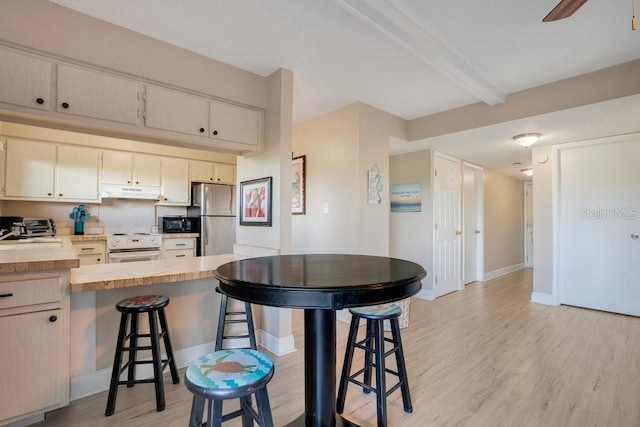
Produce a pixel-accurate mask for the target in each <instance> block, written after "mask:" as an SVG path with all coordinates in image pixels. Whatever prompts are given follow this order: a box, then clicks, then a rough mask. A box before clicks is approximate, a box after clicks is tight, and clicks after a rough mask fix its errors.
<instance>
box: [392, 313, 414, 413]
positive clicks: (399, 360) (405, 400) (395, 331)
mask: <svg viewBox="0 0 640 427" xmlns="http://www.w3.org/2000/svg"><path fill="white" fill-rule="evenodd" d="M391 334H392V337H393V345H394V346H395V347H397V350H396V352H395V353H396V365H397V366H398V376H399V377H400V381H401V385H400V391H401V392H402V405H403V406H404V411H405V412H408V413H411V412H413V406H412V405H411V394H410V393H409V376H408V375H407V366H406V365H405V363H404V351H403V350H402V339H401V338H400V323H399V322H398V319H391Z"/></svg>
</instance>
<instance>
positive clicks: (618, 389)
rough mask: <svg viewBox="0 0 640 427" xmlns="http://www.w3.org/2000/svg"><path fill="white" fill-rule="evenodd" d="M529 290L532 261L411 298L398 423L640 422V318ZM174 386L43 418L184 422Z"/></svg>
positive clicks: (364, 418)
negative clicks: (545, 299)
mask: <svg viewBox="0 0 640 427" xmlns="http://www.w3.org/2000/svg"><path fill="white" fill-rule="evenodd" d="M531 291H532V272H531V270H530V269H523V270H520V271H516V272H514V273H511V274H508V275H505V276H502V277H499V278H497V279H494V280H491V281H488V282H481V283H473V284H471V285H468V286H467V288H466V289H465V290H464V291H460V292H456V293H453V294H450V295H447V296H444V297H441V298H438V299H437V300H436V301H424V300H419V299H413V300H412V302H411V307H410V324H409V327H408V328H405V329H402V340H403V345H404V349H405V358H406V361H407V369H408V372H409V383H410V388H411V397H412V400H413V408H414V410H413V413H412V414H407V413H405V412H404V411H403V409H402V400H401V395H400V392H399V391H396V392H394V393H393V394H392V395H390V396H389V400H388V421H389V425H390V426H407V427H408V426H449V425H455V426H459V425H463V426H500V425H502V426H639V425H640V393H639V390H640V318H635V317H629V316H622V315H616V314H610V313H603V312H598V311H591V310H585V309H580V308H574V307H567V306H560V307H550V306H545V305H539V304H533V303H531V302H530V297H531ZM302 323H303V322H302V312H301V311H299V310H295V311H294V318H293V325H294V335H295V342H296V346H297V348H298V349H299V351H297V352H295V353H292V354H288V355H285V356H282V357H275V356H274V357H273V360H274V363H275V367H276V372H275V375H274V377H273V379H272V381H271V382H270V384H269V395H270V399H271V408H272V413H273V417H274V422H275V425H276V426H283V425H285V424H287V423H288V422H290V421H292V420H293V419H294V418H296V417H297V416H298V415H299V414H300V413H302V411H303V406H304V389H303V381H304V378H303V377H304V374H303V363H304V361H303V351H302V349H303V341H302V340H303V331H302ZM360 329H361V331H360V333H363V329H364V328H362V327H361V328H360ZM347 331H348V324H346V323H343V322H338V332H337V342H338V361H337V362H338V363H337V365H338V372H337V373H336V376H337V378H339V375H340V369H341V366H342V358H343V356H344V347H345V340H346V335H347ZM114 333H115V331H114ZM357 353H362V352H357ZM356 360H362V357H361V356H359V357H358V358H357V359H356ZM389 360H391V359H389ZM356 363H357V362H356ZM183 372H184V370H181V377H182V376H183V375H184V373H183ZM165 387H166V391H165V393H166V400H167V408H166V410H165V411H164V412H156V411H155V401H154V392H153V385H152V384H148V385H146V384H142V385H136V386H135V387H134V388H131V389H127V388H126V387H120V390H119V392H118V401H117V404H116V413H115V415H113V416H111V417H109V418H106V417H105V416H104V408H105V404H106V401H107V393H106V392H104V393H99V394H96V395H93V396H90V397H87V398H84V399H80V400H77V401H74V402H72V403H71V405H70V406H69V407H66V408H62V409H59V410H57V411H53V412H51V413H49V414H48V415H47V420H46V421H45V422H43V423H39V424H38V425H39V426H43V427H52V426H81V425H86V426H121V425H126V426H181V427H183V426H186V425H187V423H188V418H189V411H190V406H191V394H190V393H189V392H188V391H187V390H186V388H185V386H184V384H179V385H173V384H171V381H170V379H169V377H168V374H166V375H165ZM225 408H227V409H228V408H229V407H227V406H226V405H225ZM344 416H345V417H346V418H348V419H349V420H351V421H354V422H357V423H359V424H362V425H366V426H374V425H375V422H376V406H375V396H374V395H373V394H363V393H362V391H361V389H359V388H357V387H356V386H355V385H350V386H349V389H348V394H347V401H346V405H345V413H344ZM227 425H228V426H239V425H241V423H240V420H239V419H236V420H233V421H230V422H228V423H225V426H227Z"/></svg>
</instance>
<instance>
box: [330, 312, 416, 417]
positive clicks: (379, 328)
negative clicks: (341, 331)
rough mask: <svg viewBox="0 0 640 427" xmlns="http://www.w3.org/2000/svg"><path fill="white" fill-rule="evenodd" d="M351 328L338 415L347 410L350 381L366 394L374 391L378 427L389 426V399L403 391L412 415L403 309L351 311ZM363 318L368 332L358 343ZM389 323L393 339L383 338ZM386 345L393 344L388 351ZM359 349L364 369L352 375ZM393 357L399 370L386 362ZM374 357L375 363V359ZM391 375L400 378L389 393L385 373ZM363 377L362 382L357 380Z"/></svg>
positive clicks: (407, 408) (408, 410)
mask: <svg viewBox="0 0 640 427" xmlns="http://www.w3.org/2000/svg"><path fill="white" fill-rule="evenodd" d="M349 312H350V313H351V315H352V318H351V326H350V328H349V338H348V343H347V349H346V351H345V356H344V364H343V366H342V375H341V377H340V388H339V390H338V398H337V405H336V410H337V412H338V413H339V414H341V413H342V412H343V411H344V403H345V398H346V394H347V385H348V384H349V382H352V383H354V384H357V385H359V386H360V387H362V389H363V391H364V392H365V393H369V392H372V391H373V392H375V393H376V403H377V408H378V413H377V417H378V426H386V425H387V396H388V395H389V394H391V393H393V392H394V391H395V390H397V389H398V388H400V390H401V391H402V403H403V406H404V411H405V412H408V413H411V412H413V407H412V406H411V396H410V394H409V382H408V379H407V369H406V366H405V363H404V352H403V351H402V341H401V340H400V325H399V322H398V318H399V317H400V315H401V314H402V309H401V308H400V306H399V305H397V304H382V305H376V306H370V307H358V308H351V309H349ZM360 319H366V321H367V332H366V336H365V338H364V339H363V340H361V341H358V340H357V335H358V326H359V324H360ZM385 320H388V321H389V323H390V326H391V338H387V337H385V335H384V321H385ZM385 342H389V343H391V344H392V345H393V348H391V349H390V350H389V351H385ZM356 348H359V349H361V350H364V351H365V357H364V367H363V368H362V369H360V370H359V371H357V372H355V373H354V374H353V375H351V374H350V372H351V365H352V362H353V353H354V350H355V349H356ZM391 354H395V358H396V366H397V371H393V370H391V369H389V368H387V367H386V365H385V359H386V358H387V357H388V356H390V355H391ZM373 358H375V360H372V359H373ZM373 370H375V386H372V385H371V373H372V371H373ZM386 373H389V374H392V375H395V376H396V377H398V383H397V384H395V385H394V386H393V387H391V388H389V389H388V390H387V386H386V378H385V376H386V375H385V374H386ZM360 375H362V376H363V379H362V381H359V380H358V379H357V377H359V376H360Z"/></svg>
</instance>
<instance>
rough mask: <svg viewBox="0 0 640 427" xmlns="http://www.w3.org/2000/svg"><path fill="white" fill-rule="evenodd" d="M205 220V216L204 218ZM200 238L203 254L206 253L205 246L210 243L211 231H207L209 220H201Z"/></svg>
mask: <svg viewBox="0 0 640 427" xmlns="http://www.w3.org/2000/svg"><path fill="white" fill-rule="evenodd" d="M202 219H203V220H204V218H202ZM200 239H202V255H204V248H206V247H207V245H208V244H209V233H207V221H201V222H200Z"/></svg>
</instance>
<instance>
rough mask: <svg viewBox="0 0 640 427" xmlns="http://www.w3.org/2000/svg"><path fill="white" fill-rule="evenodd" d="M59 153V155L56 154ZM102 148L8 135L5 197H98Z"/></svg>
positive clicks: (80, 199)
mask: <svg viewBox="0 0 640 427" xmlns="http://www.w3.org/2000/svg"><path fill="white" fill-rule="evenodd" d="M56 153H57V155H56ZM99 170H100V151H99V150H97V149H94V148H89V147H79V146H69V145H56V144H53V143H50V142H44V141H31V140H23V139H13V138H10V139H7V152H6V176H5V194H4V195H5V197H7V198H20V199H35V200H42V199H53V200H59V201H81V202H95V201H98V174H99Z"/></svg>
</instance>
